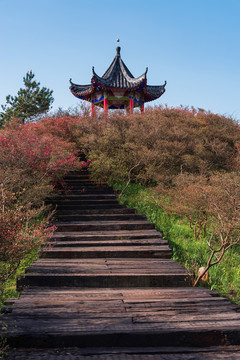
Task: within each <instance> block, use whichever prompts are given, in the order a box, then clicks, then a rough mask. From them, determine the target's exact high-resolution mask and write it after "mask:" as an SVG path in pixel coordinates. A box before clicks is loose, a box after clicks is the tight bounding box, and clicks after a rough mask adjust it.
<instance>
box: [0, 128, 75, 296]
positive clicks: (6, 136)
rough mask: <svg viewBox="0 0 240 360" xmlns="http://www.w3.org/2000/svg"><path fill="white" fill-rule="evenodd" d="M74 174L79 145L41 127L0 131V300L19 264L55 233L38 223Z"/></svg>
mask: <svg viewBox="0 0 240 360" xmlns="http://www.w3.org/2000/svg"><path fill="white" fill-rule="evenodd" d="M77 169H80V164H79V160H78V148H77V146H76V145H75V144H74V143H72V142H70V141H67V140H66V139H64V138H63V137H61V136H56V135H54V134H51V133H48V132H47V128H46V127H45V128H44V127H43V126H42V127H41V123H38V124H33V123H32V124H31V123H29V124H22V125H19V124H15V125H14V124H13V125H11V126H9V127H6V128H5V129H2V130H0V206H1V208H0V288H1V291H2V292H1V293H0V301H1V296H3V292H4V284H6V281H7V280H9V279H10V278H11V277H12V276H14V274H15V272H16V269H17V268H18V266H19V264H20V263H21V261H22V259H23V258H24V257H25V256H26V254H29V253H31V252H32V251H34V250H35V249H37V248H39V247H40V246H41V245H42V244H43V243H44V242H45V241H46V240H47V239H48V238H49V237H50V236H51V234H52V233H53V231H54V227H47V225H48V221H47V220H45V221H40V220H39V219H41V218H42V213H43V211H45V212H46V206H44V205H43V204H44V201H45V199H46V198H47V197H49V196H50V194H51V192H52V191H53V188H54V183H56V182H57V181H61V179H62V177H63V176H64V175H65V174H66V173H67V172H69V171H73V170H77Z"/></svg>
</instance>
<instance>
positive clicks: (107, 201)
mask: <svg viewBox="0 0 240 360" xmlns="http://www.w3.org/2000/svg"><path fill="white" fill-rule="evenodd" d="M57 204H58V208H61V207H65V206H71V205H74V206H75V205H84V206H86V205H87V206H88V205H91V206H92V205H94V206H95V205H96V206H98V205H116V204H119V202H118V201H117V199H115V198H111V199H84V198H81V197H79V198H78V199H74V198H72V199H69V200H59V201H58V202H57Z"/></svg>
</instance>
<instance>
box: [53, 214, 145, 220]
mask: <svg viewBox="0 0 240 360" xmlns="http://www.w3.org/2000/svg"><path fill="white" fill-rule="evenodd" d="M55 219H56V221H59V222H62V221H81V222H83V221H84V222H85V221H115V220H116V221H123V220H124V221H132V220H146V216H144V215H138V214H128V213H126V214H114V213H113V214H110V213H106V214H85V215H80V214H67V215H60V214H59V215H55Z"/></svg>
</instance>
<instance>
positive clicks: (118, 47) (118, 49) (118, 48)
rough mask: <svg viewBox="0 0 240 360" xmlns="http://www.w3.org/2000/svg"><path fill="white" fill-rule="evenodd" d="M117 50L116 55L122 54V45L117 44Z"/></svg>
mask: <svg viewBox="0 0 240 360" xmlns="http://www.w3.org/2000/svg"><path fill="white" fill-rule="evenodd" d="M116 50H117V53H116V56H120V50H121V48H120V46H117V48H116Z"/></svg>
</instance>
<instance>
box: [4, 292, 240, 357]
mask: <svg viewBox="0 0 240 360" xmlns="http://www.w3.org/2000/svg"><path fill="white" fill-rule="evenodd" d="M195 290H196V291H195ZM235 308H236V307H234V306H233V305H232V304H230V303H229V302H228V301H227V300H226V299H224V298H221V297H217V298H216V297H212V296H211V294H210V291H207V290H205V289H192V288H186V287H182V288H179V287H176V288H147V289H144V288H134V289H126V288H118V289H107V288H103V289H101V288H100V289H99V288H98V289H87V288H84V289H81V288H77V289H76V288H71V287H68V288H57V287H55V288H47V287H46V286H45V287H44V286H43V287H42V288H41V291H39V290H38V289H37V288H31V287H30V288H28V289H26V290H25V291H24V292H23V294H22V296H21V301H18V302H17V303H16V304H15V306H14V307H13V310H12V313H11V314H8V315H7V323H8V326H7V331H8V332H7V333H6V335H7V337H8V343H9V344H10V346H12V347H17V348H19V347H23V348H32V347H33V344H34V347H35V348H39V349H40V348H54V347H61V348H64V347H71V346H76V347H77V348H82V349H84V348H85V349H87V348H88V347H90V348H92V347H93V344H94V347H99V348H101V349H102V351H105V354H106V353H108V352H109V350H110V349H114V348H118V347H120V348H124V347H126V346H129V345H131V348H132V351H133V349H134V348H136V349H135V351H136V352H139V353H140V354H141V353H142V354H143V357H141V358H140V359H145V357H144V352H143V347H146V352H147V351H150V349H151V347H155V352H154V349H151V351H153V354H154V353H156V352H157V350H156V349H159V348H161V349H162V352H163V353H164V349H165V352H167V350H166V347H171V348H172V357H171V358H169V360H174V359H176V358H177V359H179V357H174V353H175V354H176V355H177V356H178V353H180V349H181V347H182V346H183V345H184V346H185V347H186V348H187V347H189V351H191V350H190V347H197V348H199V347H201V348H202V349H204V351H207V348H208V347H211V346H226V345H228V346H229V345H231V346H233V345H239V344H240V337H239V330H238V329H239V327H240V314H239V313H236V311H235ZM5 319H6V316H5V315H4V316H3V321H5ZM23 319H24V321H23ZM173 348H174V350H173ZM137 349H138V350H137ZM226 349H227V347H225V350H226ZM99 350H100V349H99ZM184 352H186V350H185V351H184ZM122 355H123V357H121V359H126V357H124V353H123V354H122ZM125 355H126V354H125ZM96 359H97V357H96ZM127 359H128V357H127ZM135 359H138V357H136V358H135ZM158 359H159V358H158ZM160 359H165V357H164V358H160ZM186 359H189V360H190V359H195V357H194V356H193V357H191V358H188V357H186V358H183V359H182V360H186ZM203 359H205V357H204V354H203ZM212 360H213V359H212Z"/></svg>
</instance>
